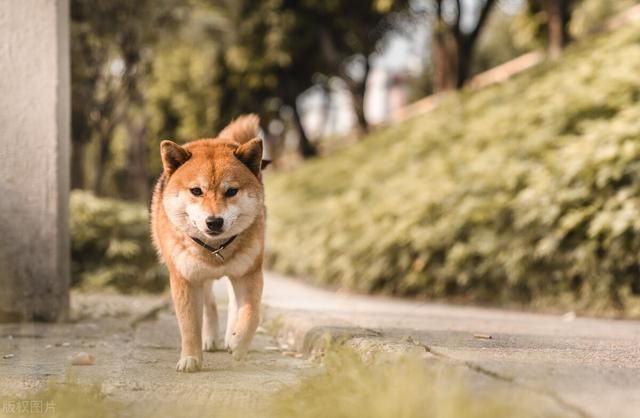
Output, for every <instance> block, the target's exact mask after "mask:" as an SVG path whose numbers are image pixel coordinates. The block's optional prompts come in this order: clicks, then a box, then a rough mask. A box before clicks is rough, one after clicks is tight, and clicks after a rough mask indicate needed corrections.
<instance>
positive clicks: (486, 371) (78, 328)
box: [0, 273, 640, 418]
mask: <svg viewBox="0 0 640 418" xmlns="http://www.w3.org/2000/svg"><path fill="white" fill-rule="evenodd" d="M217 290H220V291H221V292H220V293H221V294H220V295H219V298H218V300H219V301H221V302H222V301H224V300H226V295H225V294H224V293H225V291H226V289H225V285H224V283H222V282H219V283H218V285H217ZM72 304H73V312H74V316H75V319H76V321H75V322H73V323H67V324H55V325H51V324H23V325H15V324H13V325H11V324H9V325H0V398H3V399H6V398H7V397H9V398H11V396H15V397H16V399H17V397H19V396H21V395H23V394H24V393H26V392H28V391H32V390H34V389H37V388H38V387H40V386H41V385H42V384H43V382H46V381H47V380H51V379H53V380H63V379H64V377H65V376H68V375H69V374H72V375H73V376H75V379H77V381H78V382H79V383H81V384H84V383H87V384H88V383H97V384H98V385H99V386H100V389H101V391H102V392H103V393H105V394H106V395H108V397H109V398H110V399H114V400H117V401H119V402H120V403H121V404H124V405H125V407H126V411H127V415H128V416H134V417H147V416H154V417H155V416H173V415H172V413H170V412H167V411H181V412H180V414H179V415H180V416H184V417H186V416H190V415H191V416H210V415H211V414H209V411H216V410H217V411H220V410H225V408H235V409H237V408H238V406H241V407H243V408H250V409H251V410H252V411H254V412H255V414H256V415H255V416H260V413H259V411H260V409H261V408H262V407H263V406H264V402H265V399H267V398H268V396H267V395H269V394H271V393H272V392H274V391H276V390H277V389H279V388H283V387H286V386H287V385H291V384H295V383H296V382H298V381H299V380H300V379H301V378H302V377H303V376H305V375H307V374H310V373H314V372H315V371H316V370H317V369H316V368H315V367H314V365H313V364H312V363H310V362H308V361H305V360H303V359H300V358H298V357H300V355H298V356H296V355H295V354H294V353H293V351H295V352H299V353H307V354H308V353H310V352H312V351H313V348H314V347H315V346H317V343H318V341H320V340H321V339H322V337H323V335H324V334H325V333H327V332H329V333H331V334H332V335H334V336H342V337H344V338H347V339H349V338H350V340H349V344H351V345H352V346H354V347H356V348H357V349H359V350H362V351H363V352H364V353H367V352H369V351H371V350H372V349H376V350H384V351H389V352H392V353H398V354H400V355H401V354H402V353H405V352H406V351H415V350H418V351H420V352H421V353H422V355H423V357H424V359H425V361H433V362H440V363H442V364H444V365H445V366H446V367H448V366H450V367H451V369H456V370H457V372H459V373H460V374H461V375H463V377H464V378H465V379H467V381H468V383H469V386H470V387H471V388H472V390H473V391H477V392H478V393H481V392H482V391H487V392H490V393H492V394H495V393H500V394H501V396H505V397H509V398H510V400H514V399H515V400H522V401H523V405H524V402H525V401H526V402H527V405H526V406H523V408H525V407H526V408H528V409H527V410H530V408H532V407H533V408H534V409H536V410H539V411H540V416H548V415H549V414H555V416H559V417H588V418H591V417H593V418H596V417H602V418H605V417H611V418H627V417H628V418H638V417H640V322H639V321H614V320H599V319H588V318H574V317H573V316H571V315H565V316H554V315H540V314H530V313H520V312H512V311H502V310H496V309H481V308H466V307H454V306H446V305H439V304H428V303H420V302H416V301H406V300H397V299H389V298H376V297H366V296H357V295H346V294H341V293H338V294H336V293H333V292H329V291H325V290H321V289H317V288H314V287H311V286H307V285H305V284H302V283H300V282H297V281H292V280H290V279H287V278H284V277H281V276H278V275H275V274H272V273H270V274H268V275H267V278H266V285H265V292H264V305H265V307H264V315H263V316H264V323H263V327H262V330H261V332H259V334H258V335H257V337H256V339H255V340H254V343H253V346H252V351H251V352H250V353H249V356H248V358H247V360H246V361H245V362H244V363H235V362H233V361H232V360H231V357H230V355H229V354H227V353H225V352H217V353H205V359H204V367H205V369H204V371H203V372H201V373H194V374H179V373H176V372H175V371H174V366H175V362H176V360H177V355H178V342H179V336H178V330H177V326H176V321H175V316H174V314H173V312H172V310H171V309H170V304H169V303H168V300H167V299H163V298H162V297H158V296H136V297H127V296H118V295H111V296H108V295H83V294H74V296H73V298H72ZM220 306H221V307H223V306H224V303H220ZM221 314H222V315H221V316H222V318H221V320H222V321H223V320H224V310H222V312H221ZM223 323H224V322H223ZM270 333H275V334H277V339H275V338H274V337H273V336H271V335H269V334H270ZM80 351H85V352H88V353H90V354H92V355H94V356H95V357H96V364H95V365H93V366H84V367H81V366H69V361H68V357H69V356H71V355H73V354H75V353H78V352H80ZM184 405H191V406H192V408H191V409H187V410H181V408H182V407H183V406H184ZM193 405H196V406H197V407H196V408H193ZM531 405H533V406H531ZM187 412H190V413H187ZM176 413H177V412H176ZM0 415H1V414H0ZM174 415H175V414H174Z"/></svg>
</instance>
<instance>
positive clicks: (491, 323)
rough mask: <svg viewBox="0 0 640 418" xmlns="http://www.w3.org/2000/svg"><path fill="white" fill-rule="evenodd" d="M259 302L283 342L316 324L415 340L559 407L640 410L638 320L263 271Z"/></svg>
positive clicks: (614, 417) (307, 338)
mask: <svg viewBox="0 0 640 418" xmlns="http://www.w3.org/2000/svg"><path fill="white" fill-rule="evenodd" d="M264 303H265V305H267V306H268V307H271V311H270V312H271V313H270V315H271V316H272V317H273V316H276V315H280V317H279V318H280V319H279V320H280V321H282V322H283V327H282V328H283V331H282V332H281V340H282V341H284V342H285V343H289V344H293V345H294V346H295V347H296V348H297V349H299V350H305V349H308V348H309V345H310V344H312V341H311V340H312V338H313V336H314V335H315V336H318V335H319V334H320V333H321V332H320V330H322V329H323V328H325V329H328V330H332V331H333V332H334V333H336V332H338V333H340V332H344V333H346V334H351V335H356V336H360V337H365V340H368V341H369V342H376V341H377V342H379V343H381V344H382V345H384V344H386V345H388V346H390V347H394V345H395V346H396V347H398V344H399V343H402V342H403V341H405V342H406V341H415V342H416V343H418V344H420V345H422V346H423V347H424V348H425V351H428V352H430V353H431V354H433V355H435V356H436V357H438V358H440V359H442V360H443V361H448V362H451V363H454V364H458V365H461V366H463V367H466V368H468V369H469V370H471V371H475V372H476V373H478V374H481V375H483V376H485V377H489V378H491V379H493V380H494V381H495V382H496V384H498V383H499V382H502V383H503V384H506V385H508V386H510V387H518V388H520V389H523V390H526V391H530V392H533V393H536V394H539V395H542V396H543V397H544V398H546V399H551V400H553V401H554V402H555V403H556V404H557V405H558V406H559V407H560V408H561V410H562V411H564V412H566V413H567V414H573V415H576V416H586V417H603V418H604V417H611V418H625V417H628V418H638V417H640V321H619V320H606V319H590V318H575V316H574V315H572V314H568V315H563V316H557V315H543V314H532V313H522V312H514V311H504V310H497V309H483V308H474V307H458V306H447V305H440V304H430V303H421V302H415V301H406V300H398V299H389V298H375V297H366V296H357V295H346V294H335V293H333V292H329V291H325V290H321V289H317V288H314V287H311V286H308V285H305V284H302V283H300V282H298V281H292V280H290V279H286V278H284V277H282V276H278V275H275V274H269V275H268V276H267V280H266V286H265V295H264ZM409 337H410V338H409ZM400 345H402V344H400ZM405 345H406V344H405Z"/></svg>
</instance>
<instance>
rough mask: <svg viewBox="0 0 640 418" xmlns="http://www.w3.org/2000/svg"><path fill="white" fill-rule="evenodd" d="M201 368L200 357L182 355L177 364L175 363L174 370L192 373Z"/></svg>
mask: <svg viewBox="0 0 640 418" xmlns="http://www.w3.org/2000/svg"><path fill="white" fill-rule="evenodd" d="M200 368H201V362H200V359H198V358H197V357H193V356H186V357H182V358H181V359H180V360H179V361H178V364H176V371H178V372H185V373H193V372H197V371H198V370H200Z"/></svg>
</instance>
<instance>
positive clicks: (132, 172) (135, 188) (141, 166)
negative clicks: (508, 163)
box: [121, 119, 150, 203]
mask: <svg viewBox="0 0 640 418" xmlns="http://www.w3.org/2000/svg"><path fill="white" fill-rule="evenodd" d="M127 133H128V144H127V166H126V169H125V171H124V178H123V179H121V180H122V189H121V190H122V197H123V198H125V199H128V200H137V201H141V202H145V203H148V201H149V199H150V194H149V192H150V185H149V169H148V167H147V149H146V143H145V139H146V134H147V121H146V119H143V120H142V121H140V122H138V123H136V121H135V120H130V121H129V122H128V123H127Z"/></svg>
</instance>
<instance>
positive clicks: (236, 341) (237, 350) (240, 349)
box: [227, 335, 250, 360]
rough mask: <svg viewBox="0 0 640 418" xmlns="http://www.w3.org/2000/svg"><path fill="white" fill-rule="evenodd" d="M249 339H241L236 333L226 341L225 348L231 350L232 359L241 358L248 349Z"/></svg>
mask: <svg viewBox="0 0 640 418" xmlns="http://www.w3.org/2000/svg"><path fill="white" fill-rule="evenodd" d="M249 344H250V341H246V340H243V339H242V338H240V337H239V336H237V335H232V336H231V338H230V339H229V341H228V345H227V350H229V351H230V352H231V357H233V359H234V360H242V359H243V358H244V357H245V356H246V355H247V352H248V351H249Z"/></svg>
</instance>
